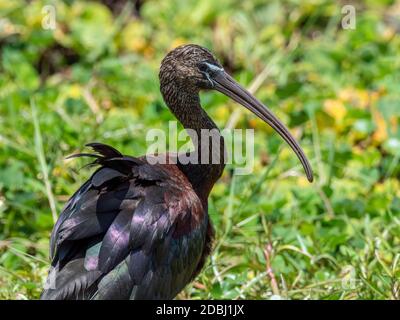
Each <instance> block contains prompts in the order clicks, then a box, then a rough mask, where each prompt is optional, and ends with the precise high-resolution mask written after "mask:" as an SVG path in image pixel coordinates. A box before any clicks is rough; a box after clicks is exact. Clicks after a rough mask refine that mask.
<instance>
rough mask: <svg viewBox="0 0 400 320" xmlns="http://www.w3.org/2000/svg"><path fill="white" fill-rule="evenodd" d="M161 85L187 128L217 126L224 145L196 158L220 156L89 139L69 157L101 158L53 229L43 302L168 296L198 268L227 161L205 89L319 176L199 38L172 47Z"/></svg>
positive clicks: (276, 122) (166, 99)
mask: <svg viewBox="0 0 400 320" xmlns="http://www.w3.org/2000/svg"><path fill="white" fill-rule="evenodd" d="M159 83H160V91H161V94H162V97H163V100H164V102H165V104H166V105H167V106H168V108H169V109H170V111H171V112H172V114H173V115H174V116H175V117H176V118H177V120H178V121H179V122H180V123H181V124H182V125H183V127H184V128H185V129H186V130H187V131H189V130H191V132H194V133H196V134H198V137H201V131H202V130H205V129H207V130H216V132H217V136H218V142H219V143H216V142H215V140H211V143H209V144H207V143H205V144H204V145H206V147H203V143H202V142H204V141H200V142H198V143H197V146H196V145H195V150H193V151H191V152H190V156H193V157H194V159H197V160H203V159H201V157H202V156H204V154H206V155H207V153H206V151H213V150H214V151H215V149H217V151H220V153H221V155H222V156H220V160H219V161H217V162H212V163H210V161H208V162H207V161H197V163H196V161H192V162H189V163H187V162H185V161H181V160H180V159H179V157H177V156H176V154H174V153H172V152H171V153H167V156H168V157H167V159H170V160H168V161H166V162H165V163H161V162H160V163H157V162H154V163H153V161H150V159H154V157H155V155H150V157H149V155H146V156H141V157H133V156H128V155H124V154H122V153H120V152H119V151H118V150H116V149H115V148H113V147H111V146H109V145H106V144H103V143H100V142H92V143H89V144H87V145H86V146H87V147H88V148H91V149H92V150H93V152H88V153H78V154H73V155H72V156H70V158H77V157H90V158H92V159H94V160H93V162H91V163H90V165H91V166H95V167H96V170H95V171H94V173H93V174H92V175H91V177H90V178H89V179H88V180H87V181H86V182H85V183H84V184H83V185H82V186H81V187H80V188H79V189H78V190H77V191H76V192H75V193H74V194H73V195H72V197H71V198H70V199H69V200H68V201H67V203H66V204H65V206H64V208H63V210H62V212H61V213H60V215H59V218H58V220H57V221H56V223H55V225H54V228H53V230H52V233H51V237H50V258H51V266H50V270H49V273H48V276H47V282H46V285H45V287H44V289H43V291H42V294H41V297H40V298H41V299H43V300H48V299H49V300H53V299H54V300H108V299H110V300H111V299H113V300H129V299H130V300H158V299H168V300H170V299H174V298H175V297H176V296H177V295H178V294H179V293H180V292H181V291H182V290H183V289H184V288H185V287H186V285H187V284H189V283H190V282H191V281H193V280H194V279H195V277H196V276H197V275H198V274H199V272H200V271H201V270H202V268H203V266H204V265H205V262H206V261H207V257H208V256H209V255H210V253H211V251H212V245H213V240H214V234H215V232H214V228H213V226H212V222H211V220H210V217H209V215H208V201H207V199H208V196H209V194H210V192H211V190H212V188H213V185H214V184H215V182H216V181H217V180H218V179H219V178H220V177H221V175H222V173H223V170H224V167H225V164H226V158H225V155H226V150H225V145H224V140H223V137H222V135H220V134H219V133H220V131H219V130H218V128H217V126H216V124H215V123H214V121H213V120H212V119H211V118H210V117H209V116H208V115H207V113H206V112H205V111H204V109H203V108H202V106H201V103H200V95H199V93H200V91H204V90H216V91H218V92H220V93H222V94H224V95H226V96H228V97H229V98H231V99H233V100H234V101H235V102H237V103H239V104H240V105H242V106H244V107H245V108H247V109H248V110H250V111H251V112H253V113H254V114H255V115H256V116H258V117H259V118H260V119H261V120H263V121H264V122H265V123H267V124H268V125H270V126H271V127H272V128H273V129H274V130H275V131H276V132H277V133H278V134H279V135H280V136H281V137H282V138H283V139H284V140H285V141H286V142H287V143H288V144H289V146H290V147H291V148H292V149H293V151H294V153H295V154H296V155H297V157H298V158H299V160H300V162H301V164H302V166H303V168H304V171H305V174H306V176H307V178H308V180H309V181H310V182H312V181H313V171H312V168H311V165H310V163H309V161H308V159H307V157H306V155H305V154H304V152H303V150H302V148H301V147H300V145H299V144H298V142H297V141H296V140H295V139H294V137H293V136H292V135H291V134H290V132H289V130H288V129H287V128H286V127H285V125H283V124H282V122H281V121H280V120H278V118H277V117H276V116H275V115H274V114H273V113H272V112H271V111H270V110H269V109H268V108H267V107H266V106H265V105H264V104H262V103H261V102H260V101H259V100H257V99H256V98H255V97H254V96H253V95H252V94H250V93H249V92H248V91H247V90H246V89H245V88H243V87H242V86H241V85H240V84H238V83H237V82H236V81H235V80H234V78H233V77H232V76H230V75H229V74H228V73H227V72H226V71H225V70H224V68H223V66H222V65H221V64H220V62H219V61H218V60H217V58H216V57H215V56H214V55H213V53H212V52H211V51H210V50H208V49H206V48H204V47H202V46H199V45H196V44H185V45H181V46H179V47H176V48H174V49H172V50H171V51H170V52H168V53H167V55H166V56H165V57H164V58H163V60H162V61H161V66H160V70H159ZM199 139H200V140H201V138H199ZM204 139H205V138H204ZM205 148H207V150H206V149H205ZM209 156H210V154H209ZM152 157H153V158H152ZM174 157H175V158H174ZM177 158H178V159H177ZM172 159H173V160H174V161H172ZM206 160H210V159H209V158H208V159H207V158H206Z"/></svg>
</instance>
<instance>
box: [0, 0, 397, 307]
mask: <svg viewBox="0 0 400 320" xmlns="http://www.w3.org/2000/svg"><path fill="white" fill-rule="evenodd" d="M344 4H348V3H347V2H343V3H340V2H333V1H325V0H312V1H300V0H285V1H265V0H255V1H239V0H219V1H214V0H201V1H195V0H190V1H189V0H188V1H177V0H175V1H150V0H149V1H136V2H129V1H103V2H101V1H97V2H95V1H73V0H69V1H59V0H57V1H56V0H54V1H50V0H49V1H44V0H43V1H36V0H32V1H22V0H13V1H7V0H0V17H1V19H0V148H1V149H0V150H1V153H0V298H3V299H35V298H38V297H39V294H40V290H41V286H42V281H43V279H44V278H45V276H46V273H47V268H48V264H49V261H48V241H49V235H50V232H51V229H52V226H53V223H54V221H53V219H54V218H55V217H56V215H57V213H59V212H60V210H61V208H62V206H63V204H64V203H65V201H66V200H67V199H68V197H69V196H70V195H71V194H72V193H73V192H74V190H76V189H77V188H78V187H79V186H80V185H81V184H82V183H83V182H84V180H85V179H86V178H87V177H88V176H89V175H90V170H80V171H79V169H80V168H81V167H82V166H83V165H84V161H77V160H75V161H72V162H71V161H68V162H67V161H65V157H66V156H67V155H69V154H71V153H73V152H76V151H79V150H82V148H83V146H84V144H85V143H87V142H90V141H101V142H104V143H108V144H111V145H113V146H115V147H117V148H118V149H120V150H121V151H123V152H124V153H127V154H132V155H141V154H144V153H145V152H146V142H145V137H146V130H147V129H149V128H160V129H162V130H168V121H169V120H172V119H173V117H172V115H171V114H170V112H169V111H168V109H167V108H166V107H165V105H164V103H163V101H162V98H161V95H160V93H159V84H158V67H159V64H160V61H161V59H162V57H163V56H164V55H165V54H166V52H167V51H168V50H170V49H171V48H173V47H175V46H177V45H180V44H183V43H197V44H200V45H203V46H206V47H208V48H210V49H211V50H212V51H213V52H215V54H216V55H217V56H218V57H219V58H220V59H221V61H222V62H223V64H224V66H225V68H226V69H227V70H228V71H229V72H230V73H232V74H233V75H234V76H235V77H236V78H237V79H238V81H239V82H241V83H242V84H244V85H247V86H249V87H250V88H251V89H252V90H253V91H254V92H255V93H256V95H257V97H259V98H260V99H261V100H262V101H263V102H265V103H267V104H268V105H269V106H270V107H271V108H272V109H273V110H274V112H275V113H276V114H277V115H278V116H279V118H281V119H282V121H283V122H284V123H286V124H288V126H289V127H290V128H291V131H292V132H293V133H294V134H295V135H296V137H298V139H300V142H301V145H302V146H303V147H304V149H305V151H306V153H307V154H308V156H309V158H310V159H311V162H312V165H313V167H314V170H315V172H316V175H317V179H316V182H315V183H313V184H309V183H308V182H307V181H306V178H305V176H304V174H303V171H302V168H301V166H300V165H299V163H298V160H297V158H296V157H295V156H294V155H293V154H292V152H291V150H290V149H289V148H288V147H287V146H286V145H284V144H283V143H282V140H281V139H280V138H279V137H278V136H277V135H276V134H273V133H272V130H271V129H270V128H268V127H267V126H265V125H264V124H263V123H261V121H259V120H257V119H256V118H255V117H253V116H252V115H250V114H249V113H248V112H246V111H243V112H242V111H240V113H239V111H238V110H239V107H238V106H237V105H235V104H234V103H232V102H229V101H228V100H227V99H226V98H225V97H223V96H221V95H220V94H218V93H214V92H209V93H204V94H202V103H203V105H204V106H205V108H206V110H207V112H208V113H209V114H210V116H212V117H213V118H214V119H215V121H216V122H217V124H218V125H219V126H220V127H221V128H222V127H225V126H227V125H228V126H231V127H232V126H236V127H240V128H255V129H256V141H255V143H256V145H255V149H256V150H255V154H256V163H255V169H254V172H253V174H251V175H248V176H232V174H231V171H232V170H231V169H232V167H228V168H227V169H226V170H225V173H224V176H223V177H222V179H221V180H220V181H219V182H218V183H217V184H216V186H215V187H214V189H213V192H212V194H211V197H210V201H209V202H210V205H209V207H210V208H209V209H210V215H211V217H212V220H213V222H214V224H215V228H216V230H217V238H216V243H215V251H214V253H213V255H212V258H211V259H210V261H209V263H208V264H207V266H206V268H205V269H204V271H203V272H202V273H201V275H200V276H199V277H198V278H197V279H196V281H195V283H194V284H191V285H189V286H188V287H187V288H186V289H185V291H184V292H183V293H181V294H180V295H179V297H178V298H181V299H205V298H213V299H241V298H247V299H317V298H320V299H399V298H400V282H399V276H400V261H399V260H400V250H399V249H400V215H399V213H400V190H399V186H400V183H399V177H400V164H399V159H400V131H399V119H400V85H399V84H400V58H399V53H400V36H399V35H400V1H397V2H396V1H372V0H368V1H350V4H352V5H354V6H355V8H356V10H357V11H356V12H357V16H356V29H355V30H345V29H343V28H342V27H341V19H342V17H343V14H342V13H341V9H342V6H343V5H344ZM45 5H53V6H54V7H55V9H56V29H55V30H45V29H44V28H43V27H42V22H43V19H44V17H45V16H46V12H44V11H43V7H44V6H45Z"/></svg>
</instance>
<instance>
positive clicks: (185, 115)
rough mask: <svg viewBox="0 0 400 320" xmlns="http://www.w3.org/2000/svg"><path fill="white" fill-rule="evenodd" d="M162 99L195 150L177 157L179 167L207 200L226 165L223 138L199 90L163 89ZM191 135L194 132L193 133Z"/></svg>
mask: <svg viewBox="0 0 400 320" xmlns="http://www.w3.org/2000/svg"><path fill="white" fill-rule="evenodd" d="M163 96H164V99H165V102H166V103H167V105H168V107H169V109H170V110H171V111H172V113H173V114H174V115H175V116H176V118H177V119H178V120H179V122H180V123H181V124H182V125H183V126H184V128H185V129H186V130H187V132H188V134H189V136H190V137H191V139H192V142H193V144H194V147H195V150H194V151H193V152H191V153H190V160H191V161H189V163H187V162H188V161H187V160H188V157H186V156H185V157H183V158H181V157H178V167H179V169H180V170H181V171H182V172H183V173H184V174H185V175H186V177H187V178H188V180H189V181H190V183H191V184H192V186H193V189H194V190H195V191H196V193H197V194H198V195H199V197H200V198H201V199H202V200H204V201H206V199H207V197H208V195H209V193H210V191H211V189H212V187H213V186H214V184H215V182H216V181H217V180H218V179H219V177H220V176H221V175H222V172H223V170H224V167H225V159H226V153H225V145H224V139H223V137H222V135H221V134H220V131H219V129H218V127H217V126H216V124H215V123H214V121H213V120H212V119H211V118H210V117H209V116H208V115H207V113H206V112H205V111H204V110H203V108H202V107H201V105H200V97H199V94H198V93H186V92H184V91H182V90H179V91H177V92H176V94H171V92H170V94H169V95H166V94H164V93H163ZM193 135H194V136H193Z"/></svg>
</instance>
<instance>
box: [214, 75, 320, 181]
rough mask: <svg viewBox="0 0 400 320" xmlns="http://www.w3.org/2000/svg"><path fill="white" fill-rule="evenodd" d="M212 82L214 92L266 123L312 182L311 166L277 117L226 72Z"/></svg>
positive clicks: (216, 76)
mask: <svg viewBox="0 0 400 320" xmlns="http://www.w3.org/2000/svg"><path fill="white" fill-rule="evenodd" d="M213 80H214V85H215V87H214V88H215V89H216V90H218V91H219V92H221V93H223V94H225V95H226V96H228V97H230V98H232V99H233V100H235V101H236V102H238V103H240V104H241V105H242V106H244V107H245V108H247V109H249V110H250V111H251V112H253V113H254V114H255V115H257V116H258V117H259V118H260V119H261V120H263V121H265V122H266V123H268V124H269V125H270V126H271V127H272V128H273V129H274V130H275V131H276V132H278V133H279V135H280V136H281V137H282V138H283V139H284V140H285V141H286V142H287V143H288V144H289V146H290V147H291V148H292V149H293V151H294V152H295V153H296V155H297V157H298V158H299V160H300V162H301V164H302V165H303V167H304V171H305V173H306V175H307V179H308V181H310V182H312V181H313V179H314V177H313V171H312V169H311V165H310V163H309V161H308V159H307V157H306V155H305V154H304V152H303V150H302V149H301V147H300V145H299V144H298V143H297V141H296V140H295V139H294V137H293V136H292V135H291V134H290V132H289V130H288V129H287V128H286V127H285V125H284V124H283V123H282V122H281V121H280V120H279V119H278V118H277V117H275V116H274V114H273V113H272V112H271V111H270V110H269V109H268V108H267V107H266V106H264V105H263V104H262V103H261V102H260V101H258V100H257V99H256V98H255V97H254V96H253V95H252V94H251V93H250V92H248V91H247V90H246V89H244V88H243V87H242V86H241V85H239V84H238V83H237V82H236V81H235V80H234V79H233V78H232V77H231V76H230V75H228V74H227V73H226V72H224V71H221V72H218V74H216V75H214V77H213Z"/></svg>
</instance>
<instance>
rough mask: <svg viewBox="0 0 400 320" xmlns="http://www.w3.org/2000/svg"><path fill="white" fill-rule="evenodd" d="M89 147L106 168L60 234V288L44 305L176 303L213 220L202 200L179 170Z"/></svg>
mask: <svg viewBox="0 0 400 320" xmlns="http://www.w3.org/2000/svg"><path fill="white" fill-rule="evenodd" d="M89 146H90V147H92V148H93V149H94V150H95V151H97V152H98V153H99V155H90V156H92V157H95V158H96V160H95V161H94V164H97V165H100V168H98V169H97V170H96V171H95V172H94V174H93V175H92V176H91V178H90V179H89V180H88V181H87V182H86V183H84V184H83V185H82V187H81V188H80V189H79V190H78V191H77V192H76V193H75V194H74V195H73V196H72V197H71V199H70V200H69V201H68V202H67V204H66V206H65V208H64V209H63V211H62V213H61V215H60V217H59V219H58V221H57V223H56V225H55V227H54V229H53V232H52V235H51V241H50V255H51V257H52V266H53V270H52V271H51V272H50V273H49V283H50V284H51V280H54V282H55V283H53V287H50V288H48V289H46V290H45V291H44V292H43V294H42V298H43V299H77V298H80V299H87V298H96V299H112V298H114V299H115V298H117V299H128V298H138V299H140V298H147V299H148V298H173V297H174V296H175V295H176V294H177V293H178V292H179V291H180V290H182V288H183V287H184V286H185V285H186V283H187V282H188V281H190V279H191V278H192V277H193V275H194V273H195V271H196V267H197V266H198V263H199V261H200V259H201V254H202V251H203V247H204V242H205V233H206V232H205V228H207V225H208V220H207V219H208V218H207V215H206V214H205V213H204V209H203V207H202V205H201V202H200V200H199V198H198V197H197V195H196V194H195V193H194V191H193V190H192V189H191V187H190V185H188V183H187V181H185V177H184V176H183V175H182V174H181V173H180V172H178V171H174V170H175V169H174V168H173V167H172V166H170V167H169V166H166V167H165V168H163V167H162V166H158V165H150V164H148V163H147V162H146V161H145V160H142V159H138V158H133V157H127V156H124V155H122V154H121V153H119V152H118V151H117V150H115V149H113V148H112V147H109V146H106V145H103V144H98V143H95V144H90V145H89ZM82 155H86V156H87V155H88V154H80V155H75V156H82ZM168 168H170V169H168ZM171 168H172V169H171ZM168 170H172V171H168ZM52 272H53V273H52Z"/></svg>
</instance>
